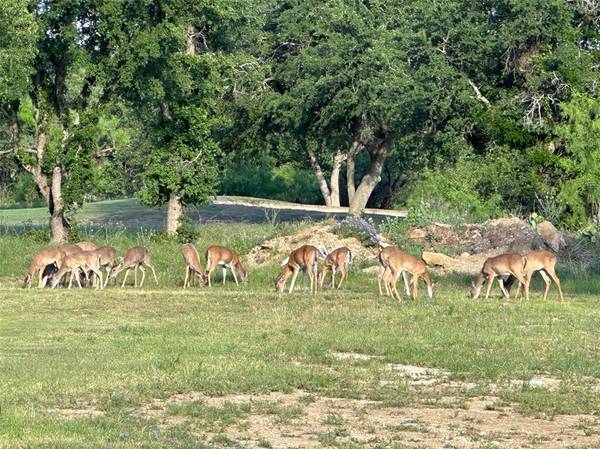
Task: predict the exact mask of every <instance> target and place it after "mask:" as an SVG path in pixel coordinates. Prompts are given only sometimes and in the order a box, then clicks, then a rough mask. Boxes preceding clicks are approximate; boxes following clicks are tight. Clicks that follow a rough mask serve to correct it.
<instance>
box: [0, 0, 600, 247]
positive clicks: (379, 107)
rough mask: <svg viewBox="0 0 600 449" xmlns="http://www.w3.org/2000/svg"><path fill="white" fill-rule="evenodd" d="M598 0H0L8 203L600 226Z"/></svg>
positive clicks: (170, 221)
mask: <svg viewBox="0 0 600 449" xmlns="http://www.w3.org/2000/svg"><path fill="white" fill-rule="evenodd" d="M599 20H600V12H599V9H598V5H597V3H596V1H595V0H537V1H535V0H519V1H516V0H493V1H491V0H490V1H486V0H483V1H477V2H473V1H462V0H439V1H435V2H431V1H421V0H414V1H410V2H406V1H403V0H385V1H384V0H318V1H317V0H315V1H312V0H306V1H305V0H288V1H276V0H259V1H256V0H252V1H250V0H236V1H231V0H211V1H202V0H200V1H196V2H188V1H183V0H37V1H32V0H0V149H1V155H2V158H1V160H0V183H1V184H0V185H1V189H0V200H1V201H2V204H3V205H5V206H10V205H11V204H13V205H14V204H18V205H23V204H31V205H37V204H46V205H47V206H48V210H49V213H50V216H51V229H52V235H53V240H55V241H60V240H64V238H65V236H66V231H65V228H66V227H68V226H69V214H70V212H72V211H73V210H75V209H76V208H77V206H78V205H80V204H81V203H82V202H83V201H85V200H90V199H100V198H115V197H123V196H129V195H136V196H137V197H138V198H139V199H140V200H141V201H142V202H143V203H144V204H147V205H154V206H158V205H163V204H167V207H166V214H167V217H166V231H167V232H169V233H174V232H175V231H176V229H177V226H178V223H179V221H180V216H181V214H182V212H183V210H184V207H185V205H186V204H201V203H203V202H205V201H207V200H208V199H209V198H210V196H211V195H214V194H216V193H223V194H238V195H252V196H262V197H270V198H278V199H285V200H291V201H301V202H302V201H303V202H310V203H312V202H321V203H325V204H331V205H338V204H347V205H349V206H350V209H351V212H353V213H360V211H361V210H362V209H363V208H364V207H365V206H367V205H369V206H374V207H403V208H405V207H407V208H423V207H424V206H423V205H426V207H443V208H444V209H445V210H447V211H448V210H450V211H452V210H455V211H457V213H461V214H464V215H465V216H466V217H468V218H470V219H483V218H487V217H490V216H496V215H501V214H505V213H518V214H521V215H528V214H530V213H533V212H536V213H537V214H540V215H542V216H544V217H545V218H547V219H550V220H552V221H554V222H556V223H559V224H561V225H563V226H565V227H569V228H572V229H580V228H586V229H592V228H593V229H596V228H597V227H598V226H597V223H598V222H600V220H599V219H598V212H599V210H600V176H599V175H600V139H599V137H600V117H599V113H600V92H599V90H598V88H599V83H598V81H599V79H598V68H599V67H600V66H599V63H600V53H599V49H600V40H599V26H600V22H599Z"/></svg>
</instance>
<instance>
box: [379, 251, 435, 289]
mask: <svg viewBox="0 0 600 449" xmlns="http://www.w3.org/2000/svg"><path fill="white" fill-rule="evenodd" d="M388 248H392V249H390V251H389V253H388V254H387V257H386V258H383V265H384V267H385V269H386V270H385V271H387V275H386V274H385V273H384V275H383V282H384V283H385V284H386V291H387V290H389V291H390V292H391V296H392V297H393V298H396V299H397V300H398V301H402V298H401V297H400V294H399V293H398V288H397V283H398V278H399V277H400V275H402V277H403V278H404V276H405V273H408V274H410V275H411V284H412V295H411V296H412V299H413V301H414V300H416V299H417V294H418V288H419V279H423V282H424V283H425V285H426V287H427V296H429V299H433V287H435V282H433V281H432V280H431V277H430V276H429V271H428V270H427V264H426V263H425V261H424V260H423V259H419V258H418V257H415V256H413V255H412V254H408V253H405V252H403V251H400V250H399V249H398V248H393V247H388ZM384 249H387V248H384ZM382 252H383V251H382ZM404 279H405V282H406V278H404ZM405 288H406V284H405Z"/></svg>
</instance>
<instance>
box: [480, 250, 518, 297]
mask: <svg viewBox="0 0 600 449" xmlns="http://www.w3.org/2000/svg"><path fill="white" fill-rule="evenodd" d="M526 263H527V257H525V256H521V255H520V254H515V253H507V254H500V255H499V256H495V257H490V258H488V259H487V260H486V261H485V262H484V263H483V266H482V267H481V271H480V272H479V275H478V276H477V280H476V281H475V282H474V283H471V297H472V298H473V299H477V298H479V295H480V294H481V287H482V286H483V284H484V283H485V282H487V291H486V293H485V299H488V298H489V296H490V291H491V290H492V284H493V283H494V279H495V278H496V277H498V284H499V285H500V290H502V295H503V296H504V297H505V298H509V294H508V292H507V291H506V288H505V287H504V279H505V278H506V277H508V276H514V277H515V278H516V279H517V280H518V281H519V284H520V285H524V286H525V296H526V298H527V299H529V282H528V280H527V276H526V273H525V265H526Z"/></svg>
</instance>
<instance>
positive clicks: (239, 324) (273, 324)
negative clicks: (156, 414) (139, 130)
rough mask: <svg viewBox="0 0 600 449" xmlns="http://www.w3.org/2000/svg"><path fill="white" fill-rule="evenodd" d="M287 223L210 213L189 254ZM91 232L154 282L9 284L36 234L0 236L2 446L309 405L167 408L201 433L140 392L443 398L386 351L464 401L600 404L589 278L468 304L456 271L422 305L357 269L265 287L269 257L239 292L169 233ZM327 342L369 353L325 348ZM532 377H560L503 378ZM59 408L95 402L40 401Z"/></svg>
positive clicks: (120, 439) (94, 440)
mask: <svg viewBox="0 0 600 449" xmlns="http://www.w3.org/2000/svg"><path fill="white" fill-rule="evenodd" d="M289 231H290V228H289V226H288V225H281V226H277V227H270V226H265V225H237V226H232V225H210V226H204V227H203V228H202V230H201V237H200V239H199V240H198V242H196V243H197V245H198V247H199V249H201V250H202V249H203V248H205V247H206V246H208V245H209V244H214V243H223V244H228V245H230V246H232V247H234V248H236V249H237V250H239V251H240V252H241V253H245V252H247V251H248V250H249V249H250V248H251V247H252V246H253V245H255V244H257V243H258V242H260V241H262V240H263V239H264V238H265V237H269V236H272V235H277V234H282V233H286V232H289ZM92 237H93V239H94V240H95V241H96V242H97V243H99V244H103V243H106V242H110V243H114V244H115V245H116V246H117V247H118V248H119V250H120V252H121V254H122V251H123V250H124V249H125V248H126V247H128V246H132V245H133V244H134V243H143V244H146V245H147V246H148V247H149V249H150V252H151V254H152V256H153V258H154V260H155V263H156V266H157V273H158V275H159V278H160V285H159V286H158V287H156V286H154V284H153V281H152V280H151V279H147V282H148V283H147V285H146V288H144V289H142V290H135V289H133V288H125V289H121V288H108V289H106V290H104V291H100V292H94V291H90V290H79V289H73V290H70V291H68V290H47V289H46V290H42V291H40V290H37V289H31V290H23V289H20V288H18V287H19V284H20V281H21V279H22V276H23V274H24V272H25V270H26V268H27V263H28V260H29V258H30V256H31V255H32V254H33V253H34V252H35V251H37V250H39V249H40V248H41V247H43V245H42V244H39V243H35V242H31V241H27V240H26V239H24V238H21V237H2V238H0V258H1V260H2V264H0V409H1V413H0V448H5V447H6V448H11V449H12V448H21V447H22V448H25V447H27V448H30V447H38V448H42V447H43V448H48V447H50V448H80V447H115V448H134V447H135V448H137V447H152V448H155V447H156V448H158V447H182V448H184V447H185V448H187V447H212V446H236V445H237V444H238V443H237V442H235V441H229V438H230V437H229V436H228V435H227V433H226V428H227V426H229V425H235V423H237V422H239V421H240V420H241V419H242V418H243V417H244V416H245V415H246V414H248V413H260V414H271V415H274V416H276V417H278V419H279V420H280V421H281V422H288V421H292V422H293V421H294V420H296V419H299V418H301V417H302V416H303V410H302V408H303V407H304V406H308V405H309V404H310V403H311V401H310V400H305V401H304V400H303V401H300V404H301V405H292V406H289V405H284V404H279V403H277V402H253V403H251V404H250V405H248V404H229V405H224V406H222V407H214V406H210V405H208V404H206V403H204V402H201V401H200V402H190V403H183V404H179V405H173V406H171V407H170V408H169V409H168V413H169V414H170V415H172V416H187V417H189V418H192V419H197V420H199V421H200V422H202V423H205V425H206V426H207V428H209V429H212V430H213V431H214V432H219V434H218V435H217V436H215V437H214V438H213V439H212V440H210V441H205V442H203V440H202V441H200V440H199V439H198V436H197V430H196V429H195V428H191V427H189V425H188V424H186V422H185V421H184V422H182V423H180V424H177V425H173V426H171V427H168V428H162V427H160V425H159V424H160V423H159V422H158V421H157V420H156V419H154V418H150V417H147V416H144V415H142V414H140V412H139V410H140V408H142V407H144V406H148V404H151V403H152V401H153V400H156V399H165V398H168V397H170V396H172V395H174V394H177V393H186V392H192V391H198V392H202V393H204V394H206V395H209V396H213V395H217V396H219V395H228V394H235V393H256V394H258V393H268V392H272V391H279V392H292V391H294V390H296V389H300V390H303V391H305V392H306V396H304V397H305V398H308V399H310V398H313V397H328V396H330V397H347V398H366V399H372V400H376V401H380V402H381V404H384V405H387V406H404V405H411V404H419V403H423V401H428V402H426V403H435V402H436V401H440V400H441V396H442V393H441V392H440V393H439V394H429V396H427V395H425V396H423V395H421V394H419V395H417V394H415V392H414V391H413V390H411V389H410V388H408V386H407V385H405V383H404V382H403V381H401V380H398V376H397V375H396V374H395V373H394V372H393V371H391V370H390V369H388V368H387V367H386V365H387V364H388V363H401V364H413V365H419V366H427V367H431V368H440V369H444V370H448V371H449V372H450V373H451V378H452V379H453V380H455V381H468V382H475V383H477V384H478V386H479V387H478V388H477V389H475V390H473V391H472V392H465V397H468V396H469V395H474V394H485V393H486V391H488V390H489V388H490V384H492V383H493V384H495V385H496V386H497V387H498V388H500V390H499V393H498V396H499V397H500V398H501V400H502V401H505V402H506V403H511V404H514V407H515V409H516V410H518V411H519V412H521V413H524V414H531V415H535V416H547V417H551V416H554V415H556V414H559V413H567V414H569V413H583V414H591V413H592V412H595V411H596V410H598V409H600V397H598V395H597V394H595V393H593V391H592V387H593V385H594V382H595V379H600V364H598V358H599V352H600V349H599V348H600V347H599V346H598V343H597V341H598V332H599V331H598V329H600V312H599V307H598V305H599V304H598V302H599V301H598V300H599V297H598V296H597V295H596V294H595V292H597V291H598V289H597V286H598V279H595V278H594V279H588V280H582V279H581V278H568V277H566V278H565V279H564V290H565V292H566V296H567V299H568V303H567V304H565V305H561V304H559V303H558V302H557V299H556V297H557V295H556V292H555V291H554V290H551V296H550V297H551V300H549V301H546V302H543V301H542V300H541V297H540V294H541V292H540V286H539V284H537V285H536V288H535V289H534V294H533V299H532V300H531V301H530V302H529V303H527V304H518V303H514V302H512V301H511V302H504V301H499V300H497V299H494V300H490V301H473V300H470V299H468V298H467V295H466V291H467V287H468V281H469V279H467V278H466V277H461V276H456V277H450V276H448V277H445V278H442V279H439V280H440V282H439V289H437V290H436V295H435V301H433V302H428V301H425V300H424V296H423V293H424V292H423V291H421V295H422V296H421V300H420V301H419V302H418V303H413V302H410V301H405V302H404V303H402V304H398V303H397V302H394V301H391V300H389V299H388V298H383V297H379V296H378V295H377V294H376V290H377V283H376V280H375V278H374V277H372V276H370V275H367V274H364V273H361V272H358V271H357V270H354V271H353V272H352V273H351V276H350V282H349V284H348V287H347V289H346V290H344V291H335V292H332V291H330V290H324V291H322V292H320V293H319V294H318V295H317V296H316V297H311V296H309V295H307V294H306V292H299V293H296V294H294V295H285V294H277V293H275V292H274V291H273V286H272V281H271V278H272V276H273V275H274V274H275V273H276V272H277V270H278V269H279V267H277V266H273V267H266V268H261V269H255V270H251V272H250V280H249V283H248V284H247V285H244V286H242V287H240V288H237V287H235V286H233V285H228V286H227V287H226V288H222V287H221V286H218V287H213V288H212V289H207V288H205V289H198V288H194V289H188V290H183V289H182V288H181V287H180V286H181V283H182V279H183V269H184V266H183V259H182V256H181V254H180V245H178V244H177V243H174V242H172V241H170V240H164V239H155V238H153V237H152V236H150V235H137V236H134V235H129V234H119V235H116V236H114V237H111V236H108V238H106V239H104V238H103V237H102V236H101V235H100V234H96V235H93V236H92ZM496 293H497V292H496ZM334 352H356V353H362V354H369V355H375V356H379V357H377V358H372V359H368V360H359V359H352V358H348V359H338V358H335V357H333V356H332V353H334ZM537 374H543V375H545V376H551V377H556V378H559V379H562V380H563V382H562V384H561V387H560V388H559V389H558V390H556V391H551V390H545V389H539V388H529V387H523V388H520V389H516V390H515V389H508V388H504V387H503V386H504V385H505V384H506V383H507V382H508V381H509V380H510V379H523V380H527V379H530V378H532V377H533V376H534V375H537ZM384 381H385V382H384ZM390 382H391V384H390ZM71 408H72V409H85V408H91V409H93V410H97V411H99V412H101V414H100V415H98V416H78V417H66V416H63V415H61V414H58V413H54V412H52V411H51V410H55V409H71ZM334 413H335V412H333V411H332V412H331V413H330V414H329V415H327V417H326V418H325V424H330V425H332V426H334V427H335V428H332V429H331V430H330V431H329V432H328V433H326V434H323V435H322V436H321V440H322V443H323V444H333V443H335V441H336V440H337V439H338V438H341V437H343V436H344V435H345V434H346V431H345V430H344V429H343V428H342V427H339V426H341V425H343V423H342V422H341V421H340V419H339V417H338V416H336V415H335V414H334ZM226 440H227V441H226ZM268 444H270V443H268V442H267V441H265V442H264V447H268Z"/></svg>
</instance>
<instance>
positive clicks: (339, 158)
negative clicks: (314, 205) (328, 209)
mask: <svg viewBox="0 0 600 449" xmlns="http://www.w3.org/2000/svg"><path fill="white" fill-rule="evenodd" d="M345 159H346V156H345V155H344V154H342V152H341V151H340V150H338V151H337V152H336V153H335V156H334V157H333V167H332V168H331V178H330V181H329V186H330V194H329V198H330V202H331V204H330V206H334V207H339V206H340V170H341V168H342V162H344V160H345Z"/></svg>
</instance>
